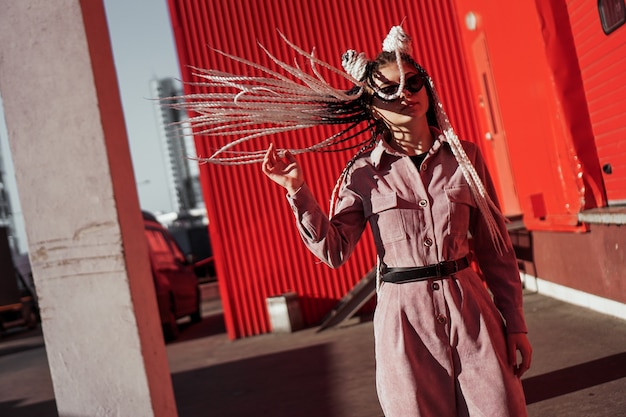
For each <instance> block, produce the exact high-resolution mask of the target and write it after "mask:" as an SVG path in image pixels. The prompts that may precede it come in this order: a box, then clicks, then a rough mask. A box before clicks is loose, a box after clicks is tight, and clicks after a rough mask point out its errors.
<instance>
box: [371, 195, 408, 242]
mask: <svg viewBox="0 0 626 417" xmlns="http://www.w3.org/2000/svg"><path fill="white" fill-rule="evenodd" d="M371 203H372V215H371V217H370V224H371V226H372V232H373V233H374V237H375V239H377V240H379V241H380V242H384V243H389V242H395V241H398V240H402V239H405V237H406V233H405V231H404V223H403V221H402V214H401V213H400V209H399V207H398V203H399V201H398V196H397V195H396V194H385V195H377V196H373V197H372V200H371Z"/></svg>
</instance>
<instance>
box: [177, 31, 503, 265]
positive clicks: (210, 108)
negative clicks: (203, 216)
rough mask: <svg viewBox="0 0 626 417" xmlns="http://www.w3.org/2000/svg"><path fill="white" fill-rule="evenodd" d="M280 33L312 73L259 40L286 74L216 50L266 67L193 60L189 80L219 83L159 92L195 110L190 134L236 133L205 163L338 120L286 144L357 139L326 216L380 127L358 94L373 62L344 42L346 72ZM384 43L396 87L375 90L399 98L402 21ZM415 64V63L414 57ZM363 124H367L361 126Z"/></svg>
mask: <svg viewBox="0 0 626 417" xmlns="http://www.w3.org/2000/svg"><path fill="white" fill-rule="evenodd" d="M280 36H281V37H282V39H283V40H284V42H285V43H286V44H287V45H288V46H289V47H291V48H292V49H293V50H294V51H295V52H296V53H297V54H298V55H299V56H301V57H303V58H305V59H306V60H307V61H308V63H309V66H310V70H311V72H312V73H313V74H310V73H308V72H306V71H304V70H303V69H302V68H301V67H300V66H299V65H298V64H297V62H296V63H294V65H289V64H287V63H285V62H283V61H280V60H279V59H278V58H276V57H274V56H273V55H272V54H271V53H270V52H269V51H268V50H267V49H266V48H264V47H263V46H262V45H260V44H259V47H260V48H261V49H262V50H263V52H264V53H265V54H266V55H267V56H268V57H269V58H270V59H271V60H272V61H273V62H274V63H275V64H276V65H277V66H278V67H280V68H281V69H282V70H284V72H285V73H287V74H289V75H290V76H287V75H283V74H281V73H279V72H276V71H273V70H271V69H269V68H267V67H265V66H262V65H259V64H256V63H254V62H252V61H249V60H246V59H243V58H240V57H237V56H234V55H230V54H228V53H226V52H222V51H218V50H215V52H217V53H219V54H222V55H224V56H225V57H228V58H230V59H232V60H234V61H236V62H239V63H242V64H244V65H246V66H249V67H251V68H253V69H256V70H258V71H260V72H261V73H263V74H264V75H263V76H245V75H239V74H231V73H227V72H223V71H217V70H211V69H200V68H194V70H195V74H194V75H195V76H197V77H199V78H201V79H203V80H204V81H201V82H195V83H190V84H192V85H195V86H197V87H201V88H205V89H211V90H217V91H210V92H207V93H197V94H190V95H185V96H182V97H173V98H168V99H165V100H166V101H170V102H171V104H169V105H170V106H171V107H175V108H179V109H184V110H187V111H188V112H191V113H193V114H194V115H193V116H192V117H190V118H189V119H188V120H187V121H186V122H187V123H189V124H190V125H191V127H192V129H193V131H194V132H195V134H201V135H210V136H229V135H233V134H236V135H238V136H239V138H238V139H236V140H234V141H232V142H229V143H228V144H226V145H224V146H222V147H220V148H218V149H216V150H215V151H214V153H213V154H212V155H211V156H209V157H206V158H197V159H198V161H199V162H205V163H214V164H224V165H238V164H250V163H257V162H261V161H262V160H263V157H264V155H265V152H266V149H264V148H262V149H259V150H256V151H241V150H237V149H236V147H237V145H240V144H241V143H243V142H246V141H249V140H251V139H255V138H259V137H262V136H267V135H272V134H275V133H280V132H289V131H295V130H298V129H305V128H309V127H312V126H319V125H326V124H341V125H344V126H345V127H344V128H343V129H341V130H340V131H339V132H337V133H335V134H334V135H331V136H329V137H327V138H326V139H324V140H323V141H321V142H319V143H316V144H313V145H311V146H308V147H305V148H299V149H289V151H290V152H291V153H293V154H300V153H304V152H328V151H333V150H343V149H352V148H356V147H361V149H360V150H359V151H358V152H357V154H356V155H355V156H354V157H353V158H352V159H351V160H350V162H348V164H347V165H346V167H345V168H344V170H343V172H342V173H341V175H340V177H339V179H338V181H337V184H336V185H335V188H334V190H333V193H332V197H331V206H330V212H329V215H330V216H332V215H333V214H334V210H335V200H336V196H337V194H338V192H339V190H340V188H341V187H342V186H343V185H344V180H345V178H346V176H347V175H348V173H349V171H350V169H351V167H352V164H353V163H354V161H355V160H356V158H358V157H359V156H360V155H361V154H362V153H363V152H365V151H366V150H368V149H370V148H371V147H373V146H374V144H375V141H376V140H377V137H378V136H379V133H380V132H379V129H377V128H376V121H375V120H374V119H373V117H372V115H371V112H370V111H369V109H368V104H367V100H368V98H367V97H365V98H364V96H366V95H367V94H364V93H365V87H366V81H367V80H366V78H367V77H366V75H367V72H368V69H369V68H370V66H371V64H372V62H371V61H369V60H368V59H367V57H366V56H365V54H364V53H358V52H356V51H354V50H349V51H347V52H346V53H345V54H344V55H343V56H342V66H343V68H344V70H345V72H344V71H341V70H339V69H336V68H335V67H333V66H331V65H329V64H327V63H325V62H323V61H321V60H320V59H318V58H316V57H315V51H312V52H311V53H308V52H306V51H304V50H302V49H301V48H299V47H298V46H296V45H294V44H293V43H292V42H290V41H289V40H288V39H287V38H286V37H285V36H284V35H282V34H280ZM383 51H386V52H392V53H395V55H396V63H397V65H398V68H399V69H400V80H399V86H398V89H397V90H396V92H395V93H393V94H385V93H383V92H382V91H376V94H377V95H379V96H381V97H382V98H383V99H385V100H394V99H396V98H399V97H400V95H401V94H402V92H403V91H404V83H405V74H404V71H403V70H402V68H403V66H402V62H403V59H404V58H405V57H411V56H412V47H411V39H410V37H409V36H408V35H407V34H406V33H405V32H404V30H403V29H402V26H394V27H393V28H392V29H391V30H390V32H389V34H388V35H387V37H386V38H385V40H384V42H383ZM413 62H414V61H413ZM416 66H417V67H419V65H417V64H416ZM318 67H320V68H324V69H326V70H329V71H330V72H331V73H335V74H339V75H340V76H341V77H343V78H345V79H347V80H349V81H350V82H351V83H352V84H354V86H355V87H354V88H353V89H351V90H349V91H345V90H339V89H336V88H334V87H332V86H331V85H330V84H328V82H326V80H325V79H324V77H323V76H322V75H321V73H320V72H319V70H318ZM418 69H419V70H420V71H421V72H422V73H423V75H424V76H425V79H426V82H427V84H428V86H429V88H430V91H431V93H432V97H431V99H432V101H433V103H434V109H433V110H434V113H435V117H436V119H437V120H436V121H437V123H438V125H439V128H440V129H441V131H442V132H443V134H444V136H445V138H446V139H447V141H448V143H449V144H450V147H451V149H452V153H453V154H454V156H455V158H456V160H457V161H458V164H459V167H460V169H461V172H462V173H463V176H464V177H465V180H466V181H467V183H468V185H469V187H470V189H471V191H472V195H473V196H474V200H475V201H476V203H477V205H478V208H479V210H480V212H481V214H482V216H483V218H484V219H485V222H486V224H487V227H488V230H489V233H490V235H491V240H492V242H493V245H494V247H495V249H496V251H497V252H498V253H499V254H502V252H503V249H504V250H507V245H506V244H505V239H504V237H503V236H502V233H501V232H500V228H499V227H498V224H497V222H496V220H495V217H494V213H496V214H499V213H500V212H499V209H498V208H497V206H496V204H495V203H494V202H493V201H492V200H491V198H490V197H489V195H488V194H487V192H486V190H485V186H484V184H483V183H482V181H481V179H480V177H479V176H478V174H477V172H476V170H475V169H474V166H473V165H472V163H471V161H470V160H469V158H468V157H467V154H466V153H465V150H464V149H463V146H462V145H461V142H460V140H459V138H458V136H457V135H456V133H455V131H454V129H453V128H452V125H451V124H450V121H449V119H448V116H447V114H446V112H445V110H444V109H443V105H442V104H441V101H440V99H439V96H438V94H437V91H436V89H435V86H434V83H433V81H432V79H431V78H430V76H428V74H427V73H426V72H425V71H424V70H423V68H421V67H419V68H418ZM370 87H372V86H370ZM225 91H226V92H225ZM229 91H230V92H229ZM268 124H269V125H270V126H268ZM364 124H365V126H363V125H364ZM368 130H370V131H372V135H371V137H370V138H367V139H365V140H361V141H360V142H357V143H352V144H349V143H345V142H347V141H349V140H350V139H353V138H355V137H357V136H360V135H361V134H362V133H364V132H365V131H368ZM340 144H342V145H343V148H337V145H340ZM333 147H334V149H333ZM286 150H287V149H279V150H278V152H279V153H282V152H284V151H286Z"/></svg>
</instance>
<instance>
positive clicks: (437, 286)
mask: <svg viewBox="0 0 626 417" xmlns="http://www.w3.org/2000/svg"><path fill="white" fill-rule="evenodd" d="M438 289H439V283H438V282H433V290H435V291H437V290H438Z"/></svg>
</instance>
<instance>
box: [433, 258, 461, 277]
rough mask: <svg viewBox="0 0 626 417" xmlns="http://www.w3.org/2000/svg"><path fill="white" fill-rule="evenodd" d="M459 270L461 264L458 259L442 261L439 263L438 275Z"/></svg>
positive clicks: (441, 275)
mask: <svg viewBox="0 0 626 417" xmlns="http://www.w3.org/2000/svg"><path fill="white" fill-rule="evenodd" d="M456 272H459V264H458V263H457V262H456V261H442V262H439V263H438V264H437V276H438V277H444V276H448V275H452V274H454V273H456Z"/></svg>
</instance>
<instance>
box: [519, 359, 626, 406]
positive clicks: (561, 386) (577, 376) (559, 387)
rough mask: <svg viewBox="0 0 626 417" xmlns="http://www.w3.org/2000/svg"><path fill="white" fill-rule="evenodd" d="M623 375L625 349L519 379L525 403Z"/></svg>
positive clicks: (625, 360) (594, 384) (577, 389)
mask: <svg viewBox="0 0 626 417" xmlns="http://www.w3.org/2000/svg"><path fill="white" fill-rule="evenodd" d="M624 377H626V352H623V353H619V354H616V355H612V356H607V357H606V358H601V359H597V360H594V361H591V362H586V363H582V364H580V365H575V366H570V367H568V368H564V369H559V370H558V371H554V372H549V373H547V374H543V375H537V376H534V377H531V378H527V379H524V380H522V385H523V386H524V392H525V394H526V404H533V403H537V402H540V401H544V400H548V399H550V398H554V397H558V396H561V395H565V394H569V393H572V392H575V391H579V390H582V389H586V388H591V387H593V386H596V385H600V384H604V383H607V382H611V381H615V380H617V379H620V378H624Z"/></svg>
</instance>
